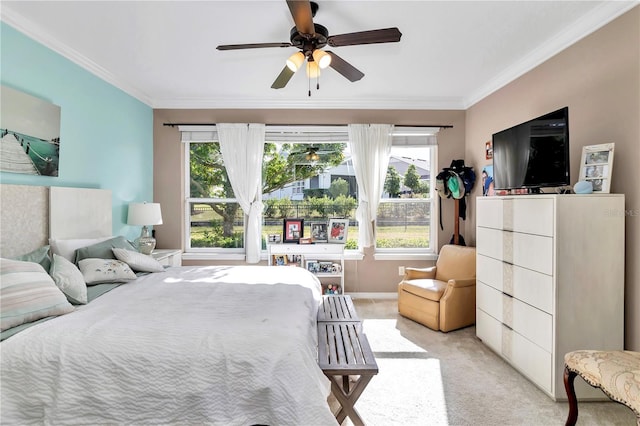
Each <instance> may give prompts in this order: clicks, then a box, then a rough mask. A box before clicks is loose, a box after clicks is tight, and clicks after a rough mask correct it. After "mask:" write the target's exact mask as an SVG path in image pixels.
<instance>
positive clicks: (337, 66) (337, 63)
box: [326, 50, 364, 82]
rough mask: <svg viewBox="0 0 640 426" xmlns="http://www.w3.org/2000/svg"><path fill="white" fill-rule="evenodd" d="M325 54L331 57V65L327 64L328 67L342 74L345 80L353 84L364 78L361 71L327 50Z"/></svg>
mask: <svg viewBox="0 0 640 426" xmlns="http://www.w3.org/2000/svg"><path fill="white" fill-rule="evenodd" d="M326 52H327V53H328V54H329V55H331V64H329V66H330V67H331V68H333V69H334V70H336V71H338V72H339V73H340V74H342V75H343V76H344V77H345V78H346V79H347V80H349V81H351V82H354V81H358V80H360V79H361V78H362V77H364V73H363V72H362V71H360V70H359V69H357V68H356V67H354V66H353V65H351V64H350V63H348V62H347V61H345V60H344V59H342V58H341V57H340V56H338V55H336V54H335V53H333V52H331V51H329V50H327V51H326Z"/></svg>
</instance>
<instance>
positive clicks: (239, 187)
mask: <svg viewBox="0 0 640 426" xmlns="http://www.w3.org/2000/svg"><path fill="white" fill-rule="evenodd" d="M216 128H217V131H218V140H219V142H220V152H221V153H222V158H223V159H224V165H225V168H226V170H227V174H228V175H229V180H230V181H231V187H232V188H233V192H234V193H235V196H236V198H237V199H238V203H239V204H240V207H242V210H243V211H244V213H245V214H246V215H247V216H248V222H247V231H246V234H245V251H246V253H247V263H258V262H259V261H260V250H261V249H262V236H261V234H262V220H261V219H262V208H263V205H262V155H263V153H264V134H265V125H264V124H253V123H252V124H244V123H231V124H229V123H219V124H216Z"/></svg>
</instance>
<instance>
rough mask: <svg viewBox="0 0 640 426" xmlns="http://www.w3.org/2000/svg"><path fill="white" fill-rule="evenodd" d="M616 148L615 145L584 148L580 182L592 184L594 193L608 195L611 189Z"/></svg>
mask: <svg viewBox="0 0 640 426" xmlns="http://www.w3.org/2000/svg"><path fill="white" fill-rule="evenodd" d="M614 148H615V144H614V143H604V144H599V145H587V146H583V147H582V157H581V160H580V175H579V177H578V180H579V181H581V180H584V181H587V182H591V183H592V184H593V192H594V193H603V194H608V193H609V191H610V189H611V174H612V172H613V152H614Z"/></svg>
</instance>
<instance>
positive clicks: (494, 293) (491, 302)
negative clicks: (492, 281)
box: [476, 281, 503, 322]
mask: <svg viewBox="0 0 640 426" xmlns="http://www.w3.org/2000/svg"><path fill="white" fill-rule="evenodd" d="M502 297H503V294H502V292H500V291H498V290H496V289H495V288H493V287H491V286H488V285H486V284H485V283H483V282H482V281H476V306H477V307H478V308H479V309H482V310H483V311H484V312H485V313H486V314H488V315H491V316H492V317H493V318H495V319H496V320H498V321H500V322H503V321H502V311H503V309H502V304H503V301H502ZM476 322H477V321H476Z"/></svg>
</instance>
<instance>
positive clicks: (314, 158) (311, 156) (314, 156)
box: [306, 151, 320, 161]
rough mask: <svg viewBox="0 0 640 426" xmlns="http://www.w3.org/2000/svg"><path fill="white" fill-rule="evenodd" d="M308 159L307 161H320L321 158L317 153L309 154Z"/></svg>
mask: <svg viewBox="0 0 640 426" xmlns="http://www.w3.org/2000/svg"><path fill="white" fill-rule="evenodd" d="M306 157H307V161H318V160H319V159H320V156H319V155H318V153H317V152H315V151H314V152H310V153H308V154H307V155H306Z"/></svg>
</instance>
